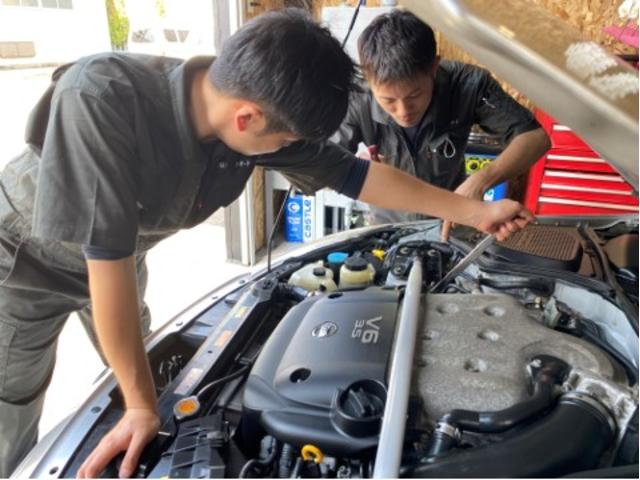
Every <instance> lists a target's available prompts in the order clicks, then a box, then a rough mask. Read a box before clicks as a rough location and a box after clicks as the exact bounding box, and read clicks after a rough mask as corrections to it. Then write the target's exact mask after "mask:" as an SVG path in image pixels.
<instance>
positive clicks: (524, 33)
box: [401, 0, 638, 190]
mask: <svg viewBox="0 0 640 480" xmlns="http://www.w3.org/2000/svg"><path fill="white" fill-rule="evenodd" d="M401 3H402V5H404V6H405V7H407V8H408V9H409V10H411V11H412V12H413V13H415V14H416V15H417V16H419V17H420V18H421V19H422V20H423V21H424V22H426V23H428V24H429V25H431V26H432V27H433V28H435V29H437V30H439V31H441V32H442V33H443V34H444V35H446V36H447V38H448V39H449V40H451V41H452V42H454V43H456V44H457V45H459V46H460V47H462V48H464V49H465V50H466V51H467V52H469V53H470V54H471V55H473V56H474V57H475V58H476V59H478V61H480V62H481V63H483V64H485V65H486V66H488V67H489V68H490V69H491V70H493V71H494V72H495V73H496V74H497V75H499V76H500V77H502V78H503V79H504V80H506V81H508V82H509V83H510V84H512V85H513V86H514V87H515V88H517V89H518V90H519V91H520V92H522V93H523V94H524V95H526V96H527V97H528V98H529V99H530V100H531V101H533V102H534V103H535V104H536V105H537V106H539V107H540V108H543V109H544V110H546V111H547V112H549V113H550V114H551V115H552V116H554V117H555V118H556V119H558V120H559V121H561V122H562V123H563V124H565V125H567V126H569V127H571V128H572V129H573V130H574V131H575V132H576V133H577V134H579V135H580V136H581V137H582V138H583V139H584V140H585V141H586V142H587V143H588V144H589V145H590V146H591V147H592V148H593V149H595V150H596V151H597V152H598V153H599V154H600V155H601V156H602V157H603V158H605V159H606V160H607V161H609V162H610V163H611V165H612V166H613V167H615V168H616V169H617V170H618V171H619V172H620V174H621V175H622V176H623V177H624V178H625V179H626V180H627V181H628V182H629V183H630V184H631V185H633V187H634V188H635V189H636V190H637V189H638V72H637V71H636V70H635V69H633V68H632V67H630V66H629V65H627V64H626V63H625V62H623V61H621V60H620V59H618V58H617V57H615V56H614V55H612V54H609V53H607V52H606V51H605V50H604V49H603V48H601V47H600V46H598V45H597V44H596V43H594V42H590V41H588V40H586V39H585V38H584V37H583V36H582V35H581V34H580V32H579V31H577V30H576V29H574V28H572V27H570V26H569V25H567V24H565V23H564V22H563V21H562V20H561V19H559V18H557V17H554V16H552V15H551V14H549V13H547V12H546V11H545V10H544V9H543V8H541V7H539V6H536V5H535V4H533V3H532V2H530V1H525V0H503V1H500V2H495V1H493V0H439V1H437V2H432V1H428V2H425V1H423V0H402V1H401ZM540 25H545V28H544V29H541V28H540ZM550 32H551V34H550Z"/></svg>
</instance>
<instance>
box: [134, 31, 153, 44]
mask: <svg viewBox="0 0 640 480" xmlns="http://www.w3.org/2000/svg"><path fill="white" fill-rule="evenodd" d="M153 40H154V36H153V32H152V31H151V29H150V28H143V29H140V30H134V31H133V32H131V41H132V42H135V43H153Z"/></svg>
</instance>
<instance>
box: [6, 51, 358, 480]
mask: <svg viewBox="0 0 640 480" xmlns="http://www.w3.org/2000/svg"><path fill="white" fill-rule="evenodd" d="M212 61H213V59H212V58H204V57H199V58H195V59H192V60H189V61H187V62H182V61H179V60H176V59H167V58H158V57H151V56H146V55H132V54H101V55H95V56H92V57H87V58H84V59H81V60H79V61H78V62H76V63H74V64H72V65H70V66H66V67H62V68H61V69H59V70H58V71H56V72H55V73H54V80H55V81H54V82H53V83H52V85H51V87H50V88H49V89H48V90H47V92H46V93H45V95H44V96H43V97H42V99H41V100H40V101H39V103H38V104H37V105H36V107H35V109H34V110H33V112H32V115H31V117H30V121H29V125H28V126H27V132H26V139H27V143H28V148H27V149H26V150H25V151H24V152H23V153H22V154H21V155H19V156H18V157H16V158H15V159H14V160H12V161H11V162H10V163H9V164H8V165H7V167H6V168H5V169H4V171H3V172H2V174H0V477H6V476H9V475H10V474H11V472H12V470H13V469H14V468H15V467H16V466H17V463H18V462H19V460H20V459H21V458H22V457H23V456H24V455H25V454H26V453H27V452H28V450H29V449H30V447H31V446H32V445H33V444H34V443H35V442H36V440H37V424H38V420H39V417H40V413H41V411H42V405H43V400H44V393H45V390H46V388H47V386H48V383H49V380H50V377H51V373H52V371H53V366H54V363H55V349H56V341H57V337H58V334H59V333H60V331H61V329H62V327H63V325H64V322H65V321H66V319H67V317H68V315H69V314H70V313H72V312H81V318H82V319H83V322H84V323H85V324H86V325H87V326H90V325H91V316H90V308H89V305H90V298H89V292H88V278H87V267H86V261H85V258H84V255H83V253H82V249H81V246H82V245H88V246H92V247H100V248H103V249H107V250H109V251H117V252H126V253H127V254H134V255H136V258H137V265H138V276H139V283H140V298H142V295H143V293H144V287H145V283H146V282H145V280H146V269H145V267H144V256H145V253H146V251H147V250H148V249H149V248H151V247H152V246H153V245H155V244H156V243H157V242H158V241H160V240H161V239H163V238H166V237H167V236H169V235H171V234H173V233H175V232H176V231H178V230H179V229H182V228H190V227H192V226H194V225H197V224H198V223H200V222H202V221H204V220H205V219H206V218H208V217H209V216H210V215H211V214H212V213H213V212H214V211H215V210H217V209H218V208H219V207H221V206H226V205H228V204H229V203H231V202H232V201H233V200H234V199H235V198H236V197H237V196H238V195H239V194H240V193H241V192H242V189H243V188H244V185H245V183H246V181H247V180H248V179H249V176H250V175H251V172H252V171H253V169H254V167H255V166H256V165H259V166H264V167H266V168H274V169H277V170H280V171H281V172H282V173H284V174H285V175H286V176H287V177H288V178H289V179H290V180H291V181H292V182H293V183H294V184H295V185H297V186H298V187H299V188H300V189H301V190H303V191H305V192H313V191H315V190H318V189H320V188H324V187H327V186H328V187H331V188H333V189H335V190H337V191H341V190H342V189H343V187H344V182H345V179H346V178H348V177H349V174H350V172H351V168H352V167H353V166H354V165H355V164H357V163H358V162H359V160H358V159H356V158H355V157H354V156H353V155H352V154H350V153H349V152H347V151H346V150H344V149H343V148H341V147H338V146H336V145H333V144H329V145H325V144H312V143H305V142H297V143H296V144H294V145H292V146H290V147H287V148H285V149H283V150H281V151H279V152H276V153H274V154H269V155H263V156H255V157H245V156H242V155H240V154H238V153H236V152H234V151H232V150H230V149H228V148H227V147H226V146H225V145H224V144H223V143H222V142H221V141H219V140H217V139H214V140H212V141H210V142H208V143H200V142H199V141H198V140H197V138H196V135H195V132H194V130H193V128H192V125H191V122H190V117H189V115H188V110H187V109H188V101H189V88H190V85H191V83H190V79H191V78H192V75H193V72H194V71H195V70H196V69H199V68H206V67H207V66H208V65H210V64H211V62H212ZM357 193H359V192H356V196H357ZM125 256H126V255H125ZM141 305H142V303H141ZM141 308H142V310H143V312H142V318H143V320H144V321H143V325H142V330H143V333H147V332H148V326H149V321H148V320H149V319H148V315H147V314H146V313H145V311H144V307H141Z"/></svg>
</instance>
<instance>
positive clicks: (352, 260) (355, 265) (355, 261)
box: [344, 257, 369, 272]
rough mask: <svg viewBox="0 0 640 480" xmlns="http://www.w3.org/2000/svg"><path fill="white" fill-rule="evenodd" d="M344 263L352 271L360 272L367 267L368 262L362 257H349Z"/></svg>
mask: <svg viewBox="0 0 640 480" xmlns="http://www.w3.org/2000/svg"><path fill="white" fill-rule="evenodd" d="M344 265H345V267H347V268H348V269H349V270H351V271H352V272H361V271H363V270H366V269H367V266H368V265H369V262H367V261H366V260H365V259H364V258H362V257H349V258H347V260H346V261H345V262H344Z"/></svg>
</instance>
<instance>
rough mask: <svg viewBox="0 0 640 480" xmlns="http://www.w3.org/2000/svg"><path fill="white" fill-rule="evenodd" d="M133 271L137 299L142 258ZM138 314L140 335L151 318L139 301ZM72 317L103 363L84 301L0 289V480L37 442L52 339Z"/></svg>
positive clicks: (51, 362) (52, 355)
mask: <svg viewBox="0 0 640 480" xmlns="http://www.w3.org/2000/svg"><path fill="white" fill-rule="evenodd" d="M137 268H138V270H137V271H138V288H139V297H140V298H141V299H142V298H144V291H145V287H146V283H147V269H146V265H145V262H144V257H141V258H140V259H139V261H138V264H137ZM140 309H141V315H140V316H141V321H142V325H141V329H142V333H143V335H145V336H146V335H147V334H148V333H149V325H150V320H151V318H150V315H149V310H148V308H147V307H146V305H145V304H144V302H142V301H141V307H140ZM73 312H78V315H79V317H80V320H81V321H82V323H83V325H84V327H85V329H86V330H87V333H88V334H89V338H90V339H91V341H92V342H93V344H94V346H95V347H96V348H97V349H98V352H99V353H100V356H101V357H102V359H103V361H104V356H103V355H102V353H101V351H100V348H99V345H98V342H97V338H96V335H95V330H94V327H93V320H92V317H91V306H90V303H89V298H88V297H87V298H84V299H82V298H81V297H78V296H70V295H66V294H60V293H54V292H51V291H44V290H29V289H20V288H13V287H4V286H0V478H5V477H8V476H9V475H10V474H11V472H12V471H13V470H14V469H15V468H16V467H17V466H18V464H19V462H20V461H21V460H22V458H23V457H24V456H25V455H26V454H27V453H28V452H29V450H30V449H31V448H32V447H33V445H35V443H36V441H37V438H38V422H39V420H40V415H41V413H42V406H43V403H44V396H45V391H46V389H47V387H48V385H49V381H50V379H51V375H52V373H53V368H54V364H55V359H56V346H57V340H58V335H59V334H60V332H61V330H62V327H63V326H64V324H65V322H66V320H67V317H68V316H69V315H70V314H71V313H73Z"/></svg>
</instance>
